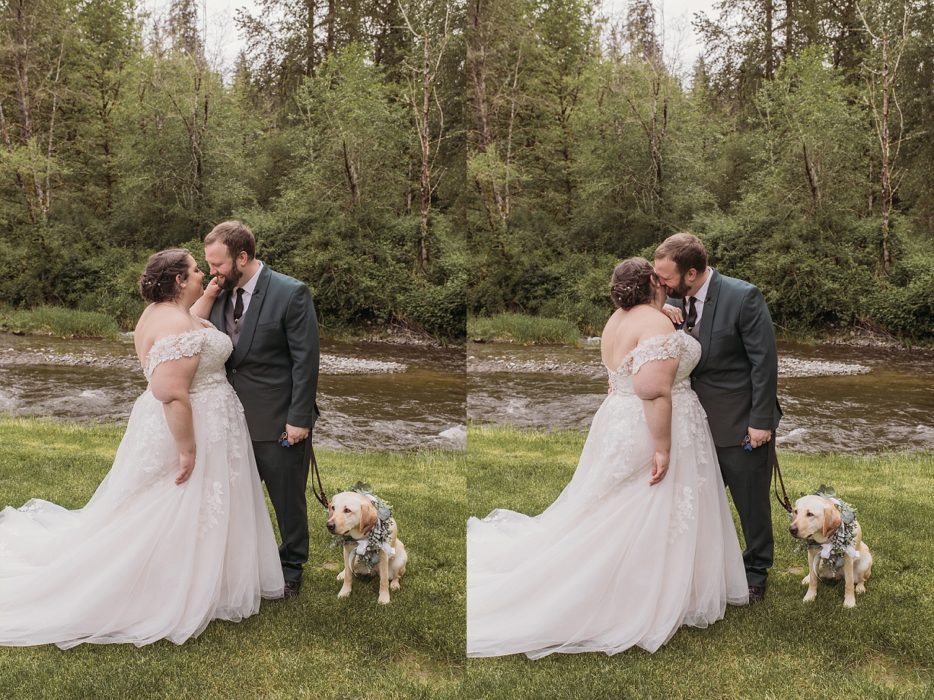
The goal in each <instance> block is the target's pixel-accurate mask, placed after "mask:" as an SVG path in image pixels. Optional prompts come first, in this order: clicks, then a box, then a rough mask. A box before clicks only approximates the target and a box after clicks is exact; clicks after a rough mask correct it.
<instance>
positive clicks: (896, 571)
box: [463, 426, 934, 700]
mask: <svg viewBox="0 0 934 700" xmlns="http://www.w3.org/2000/svg"><path fill="white" fill-rule="evenodd" d="M584 437H585V436H584V435H583V434H581V433H578V432H555V433H545V432H538V431H530V430H518V429H512V428H494V427H476V426H473V427H471V429H470V433H469V454H470V458H469V479H468V503H469V509H470V511H471V514H472V515H479V516H482V515H485V514H486V513H488V512H489V511H490V510H492V509H493V508H494V507H507V508H513V509H517V510H520V511H523V512H527V513H537V512H539V511H541V510H542V509H544V508H545V507H546V506H547V505H548V504H549V503H550V502H551V501H552V500H553V499H554V498H555V496H557V494H558V493H559V492H560V490H561V489H562V488H563V486H564V485H565V484H566V483H567V481H568V479H569V478H570V476H571V473H572V472H573V470H574V467H575V465H576V463H577V457H578V454H579V452H580V449H581V446H582V444H583V440H584ZM781 457H782V473H783V475H784V477H785V484H786V487H787V488H788V490H789V495H790V496H791V497H792V499H794V498H796V497H797V496H798V495H799V494H800V493H801V492H810V491H813V490H815V489H816V488H817V487H818V486H820V485H821V484H822V483H823V484H828V485H832V486H834V487H835V488H836V489H837V492H838V493H839V494H840V495H841V497H843V498H844V499H845V500H847V501H848V502H850V503H852V504H853V505H854V506H856V507H857V509H858V511H859V513H858V515H859V521H860V524H861V525H862V528H863V532H864V537H865V540H866V542H867V543H868V544H869V546H870V548H871V549H872V551H873V554H874V558H875V561H874V564H873V576H872V578H871V579H870V581H869V582H868V584H867V592H866V594H865V595H863V596H860V597H858V599H857V607H856V609H854V610H844V609H843V607H842V604H843V587H842V585H836V586H823V587H821V588H820V590H819V592H818V598H817V601H815V602H814V603H811V604H807V605H806V604H804V603H803V602H801V598H802V596H803V595H804V590H805V589H804V588H803V587H802V586H801V578H802V577H803V576H804V573H805V568H804V563H805V561H806V558H805V557H806V555H805V554H804V553H802V552H798V551H796V545H795V541H794V540H793V539H792V538H791V536H790V535H788V534H787V527H788V518H787V516H786V514H785V512H784V511H783V510H782V509H781V508H780V507H779V506H778V505H777V504H775V502H774V499H773V504H774V506H773V510H772V516H773V524H774V528H775V545H776V548H775V550H776V551H775V565H774V567H773V569H772V572H771V576H770V583H769V591H768V595H767V597H766V600H765V602H763V603H762V604H760V605H757V606H754V607H749V608H728V609H727V614H726V617H725V619H724V620H723V621H721V622H719V623H717V624H715V625H713V626H711V627H709V628H707V629H706V630H698V629H693V628H687V627H686V628H683V629H682V630H681V631H679V632H678V634H676V635H675V637H674V638H673V639H672V640H671V641H670V642H669V643H668V644H667V645H666V646H664V647H662V648H661V649H660V650H659V651H657V652H656V653H654V654H649V653H647V652H645V651H643V650H641V649H632V650H629V651H627V652H624V653H622V654H618V655H616V656H606V655H604V654H578V655H565V654H555V655H552V656H549V657H546V658H544V659H541V660H538V661H530V660H528V659H527V658H526V657H525V656H511V657H505V658H498V659H470V660H468V663H467V673H466V681H465V687H464V689H463V696H464V697H466V698H510V700H513V699H518V698H704V699H706V698H806V697H839V698H922V697H934V693H932V686H931V683H932V669H934V585H932V579H934V503H932V500H934V499H932V498H931V496H932V494H934V456H932V455H918V454H886V455H875V456H841V455H821V456H816V455H804V454H788V453H783V454H782V455H781Z"/></svg>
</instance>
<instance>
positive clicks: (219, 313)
mask: <svg viewBox="0 0 934 700" xmlns="http://www.w3.org/2000/svg"><path fill="white" fill-rule="evenodd" d="M229 298H230V295H229V294H228V293H227V292H226V291H225V290H221V293H220V294H218V295H217V299H215V300H214V306H212V307H211V315H210V318H209V319H208V320H209V321H210V322H211V323H213V324H214V327H215V328H216V329H217V330H219V331H221V332H222V333H226V332H227V314H226V313H224V311H225V310H226V308H227V300H228V299H229Z"/></svg>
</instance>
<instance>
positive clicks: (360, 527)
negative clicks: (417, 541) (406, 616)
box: [328, 491, 408, 605]
mask: <svg viewBox="0 0 934 700" xmlns="http://www.w3.org/2000/svg"><path fill="white" fill-rule="evenodd" d="M381 515H382V516H383V517H382V518H381V517H380V516H381ZM328 530H329V531H330V532H331V534H333V535H339V536H341V537H343V538H344V570H343V571H341V572H340V573H339V574H338V575H337V580H338V581H343V584H344V585H343V586H341V590H340V593H338V594H337V597H338V598H346V597H347V596H349V595H350V591H351V588H352V586H353V577H354V574H357V575H358V576H369V575H372V574H373V573H374V571H373V569H374V566H375V567H376V568H377V569H378V572H379V598H378V599H377V600H378V602H379V603H380V604H382V605H386V604H387V603H389V591H390V590H393V591H397V590H399V585H400V583H399V579H401V578H402V575H403V574H404V573H405V564H406V561H407V560H408V554H407V553H406V551H405V545H403V544H402V540H400V539H399V537H398V528H397V526H396V521H395V519H394V518H393V517H392V516H391V511H390V510H388V509H387V510H386V512H383V513H380V512H379V511H378V510H377V500H376V498H375V496H372V495H369V494H366V493H359V492H357V491H342V492H341V493H338V494H336V495H335V496H334V498H333V499H332V500H331V503H330V506H329V507H328Z"/></svg>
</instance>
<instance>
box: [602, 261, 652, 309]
mask: <svg viewBox="0 0 934 700" xmlns="http://www.w3.org/2000/svg"><path fill="white" fill-rule="evenodd" d="M654 274H655V270H654V269H653V268H652V264H651V263H650V262H649V261H648V260H646V259H645V258H626V259H625V260H623V262H621V263H620V264H619V265H617V266H616V269H614V270H613V277H611V278H610V298H611V299H612V300H613V303H614V304H615V305H616V307H617V308H619V309H622V310H623V311H629V309H631V308H632V307H633V306H638V305H639V304H646V303H648V302H650V301H651V300H652V297H653V295H654V292H653V291H652V284H651V279H652V275H654Z"/></svg>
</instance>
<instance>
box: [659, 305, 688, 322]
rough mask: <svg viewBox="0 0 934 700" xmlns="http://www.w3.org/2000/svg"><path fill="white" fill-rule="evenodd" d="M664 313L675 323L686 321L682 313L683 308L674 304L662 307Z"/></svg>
mask: <svg viewBox="0 0 934 700" xmlns="http://www.w3.org/2000/svg"><path fill="white" fill-rule="evenodd" d="M662 313H663V314H665V315H666V316H667V317H668V318H669V319H671V322H672V323H673V324H675V325H678V324H679V323H684V315H683V314H682V313H681V309H679V308H678V307H677V306H672V305H671V304H665V305H664V306H663V307H662Z"/></svg>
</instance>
